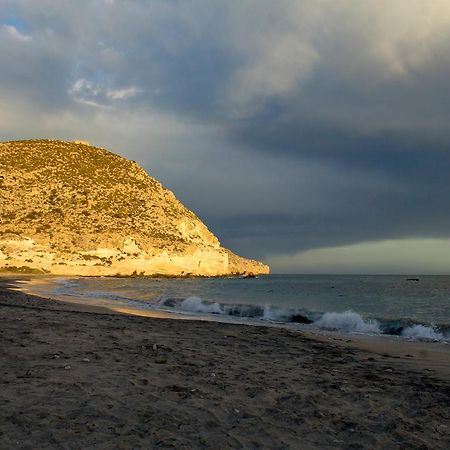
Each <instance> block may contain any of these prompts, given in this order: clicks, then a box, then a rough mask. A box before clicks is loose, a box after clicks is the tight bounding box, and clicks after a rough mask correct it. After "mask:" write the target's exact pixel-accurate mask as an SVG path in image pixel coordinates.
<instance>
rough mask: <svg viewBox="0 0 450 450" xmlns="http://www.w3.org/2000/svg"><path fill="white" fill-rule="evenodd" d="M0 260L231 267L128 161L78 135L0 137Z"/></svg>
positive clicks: (133, 269) (124, 267)
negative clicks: (75, 138) (58, 138)
mask: <svg viewBox="0 0 450 450" xmlns="http://www.w3.org/2000/svg"><path fill="white" fill-rule="evenodd" d="M0 206H1V210H0V211H1V216H0V268H3V269H4V270H11V271H14V270H18V271H26V270H28V269H29V270H32V271H41V272H46V273H51V274H58V275H92V276H98V275H124V276H126V275H133V274H135V275H136V274H137V275H155V274H161V275H175V276H188V275H202V276H218V275H231V274H234V275H237V274H244V273H254V274H263V273H268V272H269V267H268V266H266V265H264V264H262V263H260V262H257V261H253V260H247V259H245V258H241V257H238V256H236V255H234V254H233V253H232V252H230V251H229V250H226V249H224V248H223V247H221V245H220V242H219V240H218V239H217V238H216V236H214V235H213V234H212V233H211V232H210V231H209V230H208V228H207V227H206V226H205V224H204V223H203V222H202V221H201V220H200V219H199V218H198V217H197V216H196V215H195V214H194V213H193V212H192V211H190V210H189V209H187V208H186V207H185V206H183V205H182V204H181V203H180V202H179V201H178V200H177V199H176V198H175V196H174V194H173V193H172V192H171V191H169V190H167V189H165V188H164V187H163V186H162V185H161V183H159V182H158V181H157V180H155V179H154V178H152V177H151V176H149V175H148V174H147V173H146V172H145V171H144V170H143V169H142V168H140V167H139V166H138V165H137V164H136V163H135V162H133V161H129V160H126V159H124V158H122V157H120V156H118V155H115V154H113V153H110V152H108V151H106V150H104V149H101V148H96V147H92V146H90V145H88V143H85V142H82V141H77V142H76V143H75V142H73V143H71V142H63V141H55V140H33V141H15V142H4V143H0Z"/></svg>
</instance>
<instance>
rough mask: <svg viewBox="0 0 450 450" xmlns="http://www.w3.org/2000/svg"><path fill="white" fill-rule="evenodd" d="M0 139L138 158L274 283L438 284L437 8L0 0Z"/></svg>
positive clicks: (199, 0)
mask: <svg viewBox="0 0 450 450" xmlns="http://www.w3.org/2000/svg"><path fill="white" fill-rule="evenodd" d="M0 61H1V65H0V139H1V140H12V139H23V138H38V137H52V138H61V139H65V140H73V139H86V140H89V141H91V142H92V143H93V144H95V145H98V146H101V147H107V148H108V149H110V150H111V151H114V152H116V153H119V154H121V155H123V156H126V157H128V158H131V159H134V160H136V161H137V162H138V163H140V165H142V166H143V167H144V168H145V169H146V170H147V171H148V172H149V173H150V174H151V175H153V176H155V177H156V178H158V179H159V180H160V181H162V182H163V184H164V185H165V186H166V187H168V188H169V189H171V190H173V191H174V192H175V194H176V195H177V197H178V198H179V199H180V200H182V201H183V202H184V203H185V204H186V206H188V207H189V208H191V209H193V210H194V211H195V212H196V213H197V214H198V215H199V216H200V217H201V218H202V219H203V220H204V221H205V222H206V223H207V225H208V226H209V227H210V228H211V229H212V231H213V232H215V234H216V235H218V237H219V238H220V240H221V241H222V243H223V244H224V245H225V246H228V247H229V248H231V249H232V250H234V251H236V252H238V253H240V254H243V255H244V256H249V257H254V258H260V259H263V260H264V261H266V262H268V263H270V264H271V265H272V268H273V270H274V272H300V273H324V272H325V273H327V272H328V273H330V272H332V273H343V272H344V273H345V272H347V273H355V272H356V273H357V272H366V273H387V272H394V273H408V272H410V273H412V272H417V273H430V272H431V273H448V272H449V271H450V200H449V199H450V180H449V176H450V126H449V125H450V81H449V80H450V2H449V1H448V0H426V1H425V0H340V1H336V0H277V1H273V0H239V1H237V0H236V1H230V0H179V1H178V0H141V1H138V0H136V1H133V0H128V1H125V0H86V1H84V0H77V1H68V0H14V1H9V0H0Z"/></svg>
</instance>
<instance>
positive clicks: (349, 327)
mask: <svg viewBox="0 0 450 450" xmlns="http://www.w3.org/2000/svg"><path fill="white" fill-rule="evenodd" d="M314 325H315V326H317V327H319V328H323V329H325V330H340V331H346V332H358V333H380V332H381V330H380V324H379V323H378V322H377V321H376V320H370V319H368V320H364V319H363V318H362V317H361V316H360V315H359V314H358V313H355V312H353V311H345V312H342V313H337V312H327V313H325V314H324V315H323V316H322V317H321V318H320V319H319V320H316V321H315V322H314Z"/></svg>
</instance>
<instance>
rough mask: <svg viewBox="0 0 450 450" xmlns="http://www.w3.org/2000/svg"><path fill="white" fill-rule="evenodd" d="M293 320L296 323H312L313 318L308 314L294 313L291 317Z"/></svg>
mask: <svg viewBox="0 0 450 450" xmlns="http://www.w3.org/2000/svg"><path fill="white" fill-rule="evenodd" d="M291 322H295V323H312V320H311V319H308V318H307V317H306V316H303V315H302V314H294V315H293V316H292V318H291Z"/></svg>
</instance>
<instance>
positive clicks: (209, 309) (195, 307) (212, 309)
mask: <svg viewBox="0 0 450 450" xmlns="http://www.w3.org/2000/svg"><path fill="white" fill-rule="evenodd" d="M180 309H181V310H182V311H188V312H194V313H210V314H211V313H212V314H223V313H224V312H223V311H222V308H221V307H220V305H219V304H218V303H217V302H216V303H209V302H204V301H203V300H202V299H201V298H198V297H188V298H186V299H185V300H183V301H182V302H181V305H180Z"/></svg>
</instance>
